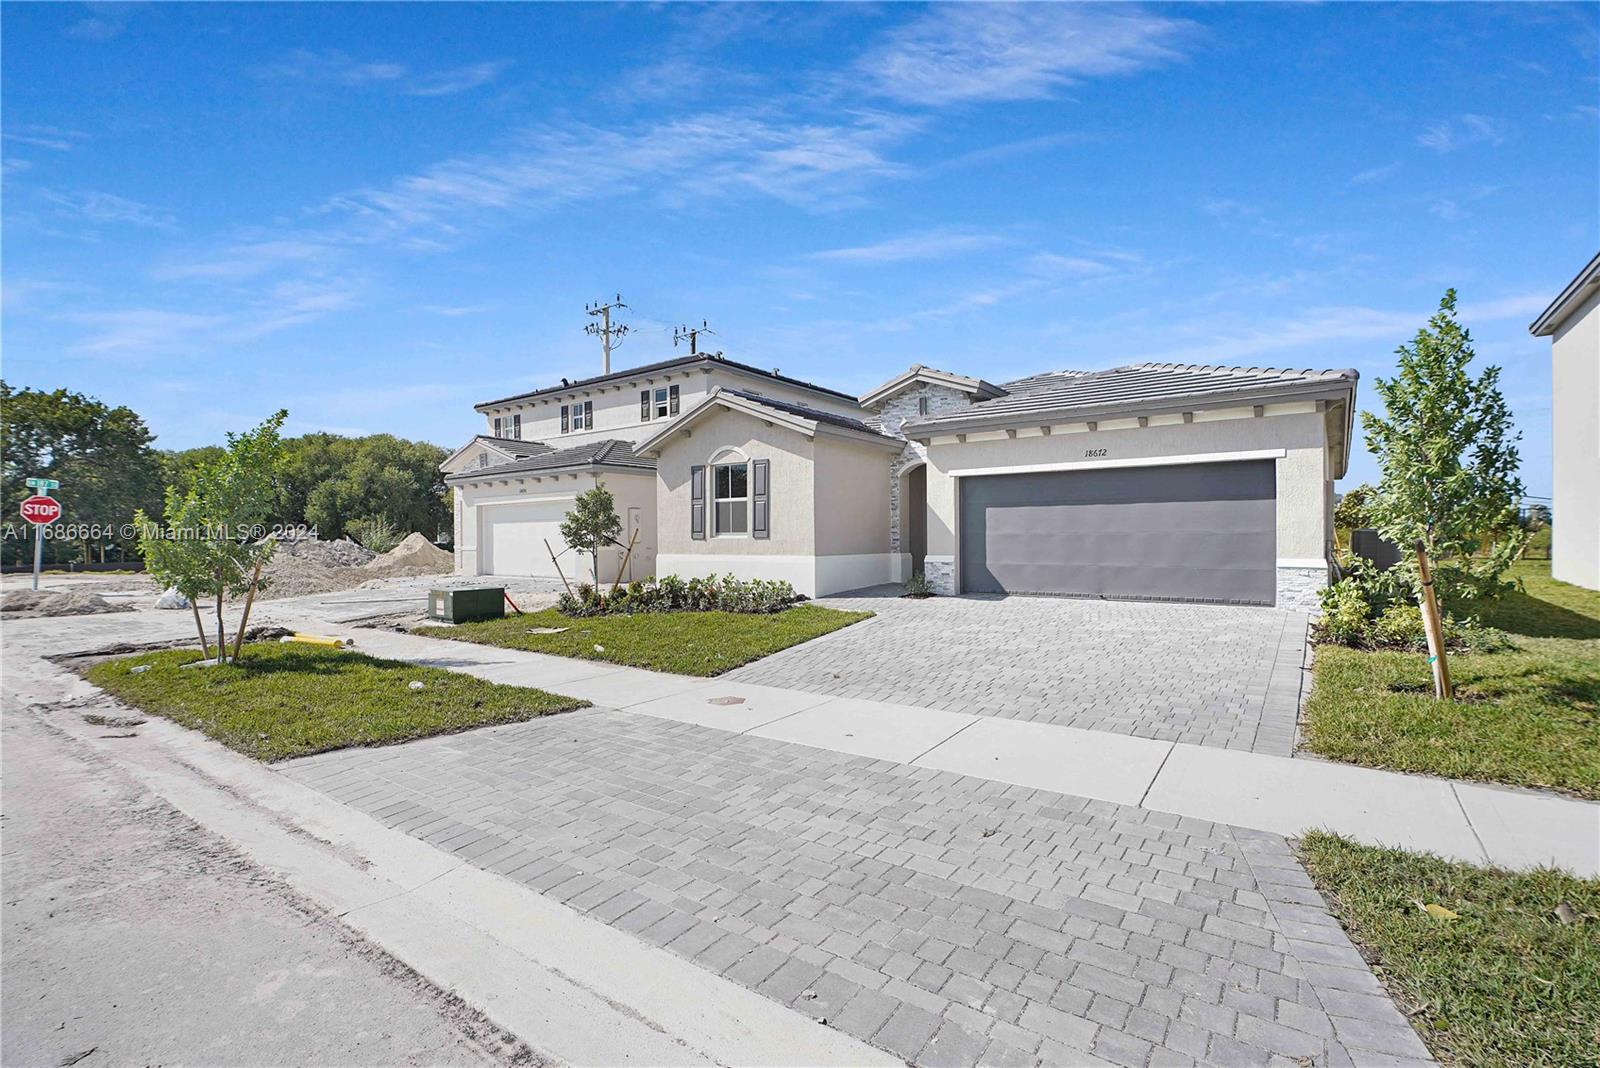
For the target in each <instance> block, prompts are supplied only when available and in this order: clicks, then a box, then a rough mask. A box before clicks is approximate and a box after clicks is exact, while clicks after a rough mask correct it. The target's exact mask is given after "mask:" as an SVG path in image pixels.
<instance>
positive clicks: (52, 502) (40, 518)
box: [22, 495, 61, 526]
mask: <svg viewBox="0 0 1600 1068" xmlns="http://www.w3.org/2000/svg"><path fill="white" fill-rule="evenodd" d="M22 518H24V519H26V520H27V521H28V522H30V523H35V524H37V525H39V526H43V525H44V524H46V523H54V522H55V521H56V520H57V519H60V518H61V502H60V501H58V500H56V499H55V498H54V497H41V496H37V495H36V496H33V497H29V498H28V499H27V500H25V501H23V502H22Z"/></svg>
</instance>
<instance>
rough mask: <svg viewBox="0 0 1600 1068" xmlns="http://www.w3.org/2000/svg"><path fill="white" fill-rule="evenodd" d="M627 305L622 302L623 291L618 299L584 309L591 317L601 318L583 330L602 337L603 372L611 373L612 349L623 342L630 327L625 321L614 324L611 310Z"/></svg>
mask: <svg viewBox="0 0 1600 1068" xmlns="http://www.w3.org/2000/svg"><path fill="white" fill-rule="evenodd" d="M626 307H627V305H626V304H624V303H622V294H621V293H618V294H617V299H616V300H614V301H611V302H610V303H609V304H586V305H584V308H583V310H584V311H585V312H586V313H588V315H589V318H591V319H593V318H596V317H598V318H599V320H600V321H599V322H598V323H590V324H589V325H588V326H586V327H584V328H583V332H584V333H586V334H590V335H592V336H594V337H598V338H599V339H600V351H601V353H602V356H601V362H600V373H601V374H604V375H608V374H610V373H611V349H612V347H613V346H614V345H620V344H622V339H623V338H624V337H626V336H627V333H628V329H629V328H628V326H627V325H626V324H624V323H618V324H617V325H616V326H612V325H611V312H612V311H613V310H616V311H621V310H622V309H624V308H626Z"/></svg>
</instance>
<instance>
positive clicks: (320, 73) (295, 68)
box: [257, 49, 510, 96]
mask: <svg viewBox="0 0 1600 1068" xmlns="http://www.w3.org/2000/svg"><path fill="white" fill-rule="evenodd" d="M508 66H510V62H509V61H506V60H495V61H492V62H484V63H473V64H469V65H468V66H465V67H453V68H447V69H443V70H434V71H417V70H413V69H412V68H411V67H408V66H407V65H405V64H403V63H390V62H385V61H382V60H358V59H355V58H353V57H351V56H349V55H346V54H345V53H343V52H338V51H324V52H313V51H308V50H305V49H301V50H298V51H295V52H291V53H290V54H289V55H288V56H286V57H284V59H282V60H281V61H279V62H278V63H274V64H272V65H271V66H268V67H264V68H262V69H261V70H260V71H258V72H257V73H258V76H259V77H261V78H264V79H267V80H269V81H280V82H291V83H302V84H308V85H333V86H340V87H343V88H347V89H360V88H366V87H368V86H385V87H389V88H392V89H395V90H396V91H398V92H401V93H406V94H408V95H410V96H449V95H451V94H453V93H462V92H466V91H467V90H469V89H476V88H477V87H478V86H480V85H486V84H488V83H489V82H492V81H494V79H496V78H498V77H499V76H500V74H501V73H502V72H503V71H505V69H506V68H507V67H508Z"/></svg>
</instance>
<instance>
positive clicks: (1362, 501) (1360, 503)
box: [1333, 482, 1373, 530]
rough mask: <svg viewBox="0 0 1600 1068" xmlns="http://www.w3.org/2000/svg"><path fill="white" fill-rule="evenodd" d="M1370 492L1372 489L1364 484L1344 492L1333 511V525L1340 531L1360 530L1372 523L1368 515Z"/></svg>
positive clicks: (1370, 500)
mask: <svg viewBox="0 0 1600 1068" xmlns="http://www.w3.org/2000/svg"><path fill="white" fill-rule="evenodd" d="M1372 492H1373V491H1372V487H1371V486H1369V485H1368V484H1367V483H1365V482H1363V483H1361V485H1359V486H1355V487H1352V488H1351V489H1348V490H1346V491H1345V492H1344V495H1343V496H1342V497H1340V498H1339V503H1338V505H1337V506H1336V507H1335V508H1334V510H1333V525H1334V526H1336V527H1338V528H1339V529H1340V530H1360V529H1362V528H1363V527H1365V526H1367V525H1368V524H1369V523H1370V522H1371V521H1372V518H1371V516H1370V515H1369V514H1368V509H1369V508H1370V506H1371V504H1372Z"/></svg>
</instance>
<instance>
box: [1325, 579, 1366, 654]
mask: <svg viewBox="0 0 1600 1068" xmlns="http://www.w3.org/2000/svg"><path fill="white" fill-rule="evenodd" d="M1369 615H1370V610H1369V609H1368V607H1367V598H1366V596H1365V594H1364V593H1363V592H1362V591H1361V590H1360V589H1359V588H1358V587H1357V586H1356V584H1355V582H1353V581H1352V580H1350V579H1342V580H1341V581H1339V582H1336V583H1334V584H1333V585H1332V586H1329V587H1327V588H1326V589H1324V590H1323V591H1322V619H1321V621H1320V622H1319V623H1318V624H1317V630H1318V635H1319V637H1320V638H1321V639H1322V640H1323V641H1327V642H1332V643H1334V644H1335V645H1352V646H1357V647H1359V646H1361V645H1363V644H1365V642H1366V636H1367V621H1368V616H1369Z"/></svg>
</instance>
